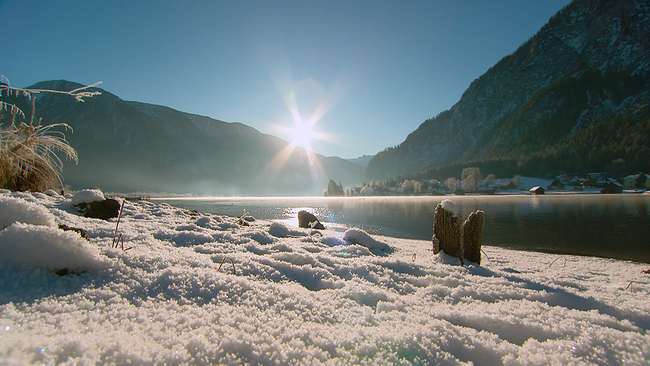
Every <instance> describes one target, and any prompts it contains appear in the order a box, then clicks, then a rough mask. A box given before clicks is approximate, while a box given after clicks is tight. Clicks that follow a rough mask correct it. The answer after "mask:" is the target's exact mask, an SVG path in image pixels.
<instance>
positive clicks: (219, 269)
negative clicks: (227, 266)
mask: <svg viewBox="0 0 650 366" xmlns="http://www.w3.org/2000/svg"><path fill="white" fill-rule="evenodd" d="M226 259H228V260H230V263H232V273H233V274H234V275H237V269H235V262H233V260H232V259H231V258H229V257H223V259H222V260H221V263H219V268H217V272H221V266H223V262H225V261H226Z"/></svg>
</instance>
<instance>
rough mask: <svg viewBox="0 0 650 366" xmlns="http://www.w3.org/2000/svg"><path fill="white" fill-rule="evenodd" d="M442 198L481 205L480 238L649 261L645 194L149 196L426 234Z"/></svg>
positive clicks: (200, 206)
mask: <svg viewBox="0 0 650 366" xmlns="http://www.w3.org/2000/svg"><path fill="white" fill-rule="evenodd" d="M443 199H450V200H452V201H454V202H456V204H457V205H458V206H459V207H460V211H461V215H462V217H463V220H464V219H466V218H467V216H468V215H469V213H470V212H473V211H475V210H483V211H484V212H485V231H484V234H483V244H485V245H493V246H498V247H504V248H511V249H517V250H527V251H542V252H550V253H562V254H578V255H591V256H599V257H611V258H618V259H629V260H634V261H637V262H645V263H650V221H649V220H648V219H649V214H650V195H641V194H615V195H601V194H575V195H569V194H567V195H562V194H555V195H543V196H529V195H512V196H510V195H495V196H470V195H468V196H445V197H441V196H433V197H432V196H399V197H343V198H334V197H327V198H326V197H268V198H267V197H264V198H261V197H247V198H233V197H229V198H221V197H220V198H212V197H210V198H173V199H172V198H164V199H163V198H155V199H152V200H156V201H159V202H167V203H169V204H170V205H173V206H176V207H182V208H186V209H190V210H197V211H199V212H206V213H214V214H220V215H229V216H241V215H243V214H244V212H248V213H249V214H250V215H252V216H254V217H255V218H258V219H269V220H278V221H282V222H285V223H287V224H290V225H294V226H297V215H298V211H300V210H302V209H305V210H308V211H310V212H312V213H314V214H315V215H316V216H317V217H318V218H319V219H320V221H321V222H322V223H323V224H325V226H328V227H331V228H335V229H339V230H344V229H345V228H347V227H359V228H362V229H364V230H366V231H367V232H368V233H371V234H381V235H386V236H392V237H399V238H409V239H423V240H431V236H432V233H433V228H432V221H433V212H434V210H435V207H436V205H437V204H438V203H440V202H441V201H442V200H443Z"/></svg>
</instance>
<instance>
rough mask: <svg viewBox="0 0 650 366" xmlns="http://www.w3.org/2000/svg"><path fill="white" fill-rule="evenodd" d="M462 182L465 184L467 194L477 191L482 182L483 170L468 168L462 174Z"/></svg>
mask: <svg viewBox="0 0 650 366" xmlns="http://www.w3.org/2000/svg"><path fill="white" fill-rule="evenodd" d="M460 176H461V178H460V179H461V181H462V182H463V189H464V190H465V191H467V192H472V191H476V190H477V189H478V185H479V182H480V181H481V180H482V178H483V177H482V176H481V169H479V168H477V167H474V166H473V167H467V168H465V169H463V172H462V173H461V175H460Z"/></svg>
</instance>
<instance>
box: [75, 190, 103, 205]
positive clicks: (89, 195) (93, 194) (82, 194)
mask: <svg viewBox="0 0 650 366" xmlns="http://www.w3.org/2000/svg"><path fill="white" fill-rule="evenodd" d="M105 199H106V198H105V197H104V193H103V192H102V191H100V190H99V189H84V190H81V191H79V192H77V193H76V194H75V195H74V196H72V204H73V205H78V204H80V203H90V202H96V201H103V200H105Z"/></svg>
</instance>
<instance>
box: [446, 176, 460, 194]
mask: <svg viewBox="0 0 650 366" xmlns="http://www.w3.org/2000/svg"><path fill="white" fill-rule="evenodd" d="M445 185H446V186H447V187H449V189H450V190H452V191H455V190H456V188H458V178H454V177H450V178H447V180H445Z"/></svg>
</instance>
